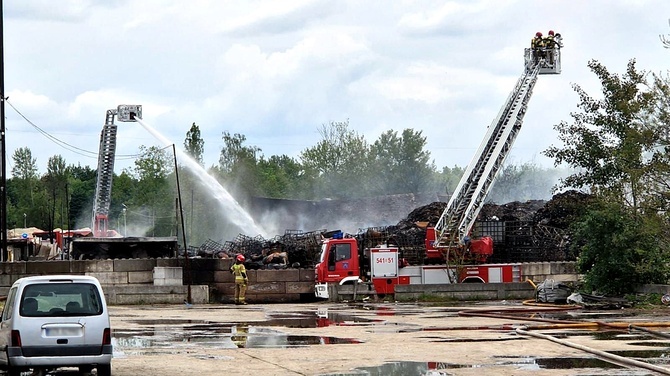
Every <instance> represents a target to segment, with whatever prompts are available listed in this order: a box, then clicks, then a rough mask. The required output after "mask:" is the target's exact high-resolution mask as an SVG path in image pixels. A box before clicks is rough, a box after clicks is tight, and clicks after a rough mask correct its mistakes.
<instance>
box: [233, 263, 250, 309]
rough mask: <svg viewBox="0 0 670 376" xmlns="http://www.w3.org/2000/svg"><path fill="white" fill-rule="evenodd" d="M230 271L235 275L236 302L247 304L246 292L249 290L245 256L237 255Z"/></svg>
mask: <svg viewBox="0 0 670 376" xmlns="http://www.w3.org/2000/svg"><path fill="white" fill-rule="evenodd" d="M230 272H231V273H233V275H234V276H235V304H238V305H239V304H247V302H246V301H245V300H244V294H246V292H247V284H249V278H247V269H246V268H245V267H244V256H243V255H237V256H235V263H234V264H233V265H232V266H231V267H230Z"/></svg>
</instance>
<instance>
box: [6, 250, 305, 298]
mask: <svg viewBox="0 0 670 376" xmlns="http://www.w3.org/2000/svg"><path fill="white" fill-rule="evenodd" d="M231 263H232V260H219V259H190V260H189V261H188V265H187V264H186V261H185V260H184V259H121V260H76V261H67V260H63V261H61V260H58V261H19V262H3V263H0V295H7V292H8V291H9V288H10V287H11V285H12V283H14V281H16V280H17V279H19V278H21V277H26V276H31V275H52V274H78V275H90V276H93V277H96V278H98V280H100V283H101V284H102V285H103V289H104V291H105V296H106V298H107V300H108V302H109V304H152V303H153V304H158V303H182V302H184V301H185V300H186V299H187V296H188V285H189V284H190V286H191V291H190V294H191V301H192V302H193V303H231V302H233V296H234V292H235V283H234V279H233V275H232V274H231V273H230V271H229V269H230V266H231ZM175 267H181V268H182V279H183V285H181V286H174V285H172V286H163V285H162V284H165V281H169V280H171V278H168V279H163V280H162V281H161V282H160V283H156V281H155V280H154V268H175ZM159 274H160V275H162V274H164V273H159ZM248 276H249V288H248V290H247V301H249V302H250V303H254V302H257V303H269V302H297V301H301V300H307V299H312V297H313V295H314V269H286V270H249V271H248ZM189 282H190V283H189ZM168 284H169V283H168Z"/></svg>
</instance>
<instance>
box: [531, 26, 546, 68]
mask: <svg viewBox="0 0 670 376" xmlns="http://www.w3.org/2000/svg"><path fill="white" fill-rule="evenodd" d="M530 48H531V50H532V51H533V61H534V62H535V64H537V63H538V62H539V61H540V58H543V57H544V39H543V38H542V33H541V32H539V31H538V32H537V33H535V38H533V39H531V40H530Z"/></svg>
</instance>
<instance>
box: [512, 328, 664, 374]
mask: <svg viewBox="0 0 670 376" xmlns="http://www.w3.org/2000/svg"><path fill="white" fill-rule="evenodd" d="M516 333H517V334H519V335H524V336H530V337H536V338H541V339H546V340H549V341H551V342H554V343H558V344H560V345H563V346H568V347H572V348H574V349H577V350H581V351H585V352H588V353H591V354H594V355H596V356H598V357H600V358H603V359H607V360H609V361H612V362H614V363H616V364H619V365H624V366H627V367H637V368H644V369H648V370H650V371H654V372H658V373H661V374H663V375H670V369H667V368H664V367H660V366H657V365H654V364H649V363H645V362H642V361H639V360H635V359H630V358H626V357H623V356H619V355H614V354H610V353H608V352H605V351H600V350H596V349H593V348H590V347H587V346H583V345H579V344H576V343H572V342H569V341H565V340H562V339H559V338H556V337H553V336H550V335H546V334H541V333H533V332H530V331H527V330H524V328H517V329H516Z"/></svg>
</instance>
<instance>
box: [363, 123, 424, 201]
mask: <svg viewBox="0 0 670 376" xmlns="http://www.w3.org/2000/svg"><path fill="white" fill-rule="evenodd" d="M425 146H426V137H424V136H423V135H422V132H421V131H419V132H416V131H414V130H412V129H405V130H403V132H402V135H401V136H398V132H396V131H393V130H389V131H386V132H384V133H382V134H381V135H380V136H379V139H378V140H377V141H375V142H374V143H373V144H372V146H371V148H370V155H371V158H372V159H373V161H374V162H372V164H373V165H374V168H372V169H371V170H372V171H371V172H376V174H374V175H377V176H376V178H375V179H373V181H376V182H379V183H381V188H380V189H379V190H378V191H377V192H376V193H377V194H397V193H419V192H425V191H427V190H428V189H429V188H432V186H433V184H432V183H433V182H432V179H433V176H434V173H435V171H436V169H435V165H434V164H433V163H432V162H431V161H430V152H429V151H427V150H425Z"/></svg>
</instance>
